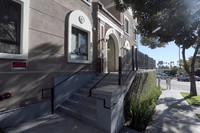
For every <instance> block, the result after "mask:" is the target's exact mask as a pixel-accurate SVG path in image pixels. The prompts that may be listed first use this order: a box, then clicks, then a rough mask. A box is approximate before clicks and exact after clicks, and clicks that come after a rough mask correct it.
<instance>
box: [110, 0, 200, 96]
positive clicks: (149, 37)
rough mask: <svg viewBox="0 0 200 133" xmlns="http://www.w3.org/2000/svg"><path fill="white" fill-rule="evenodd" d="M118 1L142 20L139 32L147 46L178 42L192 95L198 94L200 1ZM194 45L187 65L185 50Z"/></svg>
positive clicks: (123, 7) (139, 20) (139, 24)
mask: <svg viewBox="0 0 200 133" xmlns="http://www.w3.org/2000/svg"><path fill="white" fill-rule="evenodd" d="M114 2H115V5H116V9H117V10H119V11H121V12H123V11H125V10H126V9H128V8H131V9H132V11H133V17H134V18H137V20H138V26H137V31H138V33H139V34H141V36H142V38H143V40H144V41H143V42H142V43H143V44H144V45H146V46H149V47H150V48H156V47H163V46H165V45H166V44H167V43H168V42H171V41H174V42H175V44H176V45H177V46H179V47H181V48H182V56H183V62H184V69H185V71H186V72H187V73H188V75H189V76H190V79H191V80H190V95H192V96H196V95H197V91H196V83H195V78H194V68H195V67H194V64H195V58H196V56H197V52H198V50H199V48H200V10H199V9H200V2H199V1H198V0H114ZM153 40H154V41H153ZM153 42H155V43H153ZM190 47H193V48H195V51H194V54H193V58H192V62H191V64H187V63H186V59H185V50H186V49H188V48H190ZM189 65H190V68H191V69H189Z"/></svg>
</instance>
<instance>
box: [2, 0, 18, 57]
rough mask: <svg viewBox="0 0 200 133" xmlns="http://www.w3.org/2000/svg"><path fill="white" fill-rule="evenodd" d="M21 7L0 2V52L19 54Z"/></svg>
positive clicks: (10, 2) (8, 1) (14, 3)
mask: <svg viewBox="0 0 200 133" xmlns="http://www.w3.org/2000/svg"><path fill="white" fill-rule="evenodd" d="M20 20H21V5H20V4H18V3H16V2H13V1H11V0H0V52H2V53H11V54H19V53H20V23H21V22H20Z"/></svg>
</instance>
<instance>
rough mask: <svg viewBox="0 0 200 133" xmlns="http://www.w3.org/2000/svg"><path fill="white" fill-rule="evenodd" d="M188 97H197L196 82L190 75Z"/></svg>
mask: <svg viewBox="0 0 200 133" xmlns="http://www.w3.org/2000/svg"><path fill="white" fill-rule="evenodd" d="M190 95H191V96H197V89H196V80H195V77H194V75H190Z"/></svg>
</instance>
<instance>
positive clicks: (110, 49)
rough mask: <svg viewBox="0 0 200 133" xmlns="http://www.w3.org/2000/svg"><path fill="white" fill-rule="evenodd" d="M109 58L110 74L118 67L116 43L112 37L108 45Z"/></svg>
mask: <svg viewBox="0 0 200 133" xmlns="http://www.w3.org/2000/svg"><path fill="white" fill-rule="evenodd" d="M107 44H108V45H107V55H108V56H107V57H108V72H115V71H116V70H115V66H116V61H115V57H116V53H115V43H114V40H113V38H112V37H111V36H110V38H109V40H108V43H107Z"/></svg>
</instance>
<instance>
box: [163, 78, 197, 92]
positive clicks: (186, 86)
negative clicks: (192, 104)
mask: <svg viewBox="0 0 200 133" xmlns="http://www.w3.org/2000/svg"><path fill="white" fill-rule="evenodd" d="M160 84H161V87H162V88H163V89H166V80H162V79H161V82H160ZM196 87H197V93H198V94H200V81H196ZM171 89H173V90H182V91H188V92H189V91H190V82H184V81H177V79H172V80H171Z"/></svg>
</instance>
